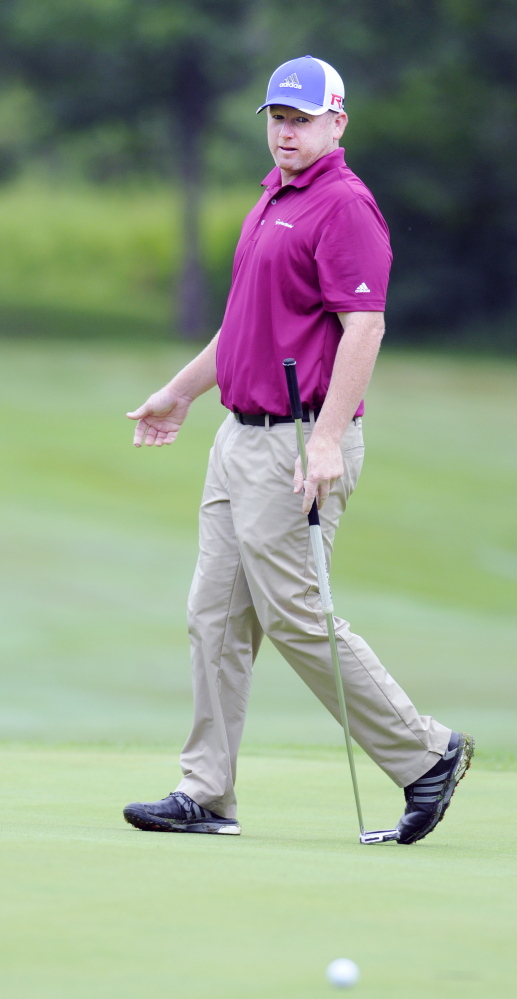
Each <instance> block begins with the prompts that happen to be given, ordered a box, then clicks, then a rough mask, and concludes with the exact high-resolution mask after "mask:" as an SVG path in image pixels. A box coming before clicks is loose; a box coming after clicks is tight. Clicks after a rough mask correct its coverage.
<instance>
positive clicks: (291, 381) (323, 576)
mask: <svg viewBox="0 0 517 999" xmlns="http://www.w3.org/2000/svg"><path fill="white" fill-rule="evenodd" d="M284 370H285V377H286V379H287V388H288V391H289V402H290V404H291V415H292V417H293V420H294V422H295V426H296V436H297V438H298V450H299V452H300V458H301V461H302V468H303V475H304V478H307V453H306V451H305V438H304V436H303V426H302V404H301V401H300V390H299V388H298V378H297V376H296V361H295V360H293V358H292V357H288V358H286V360H285V361H284ZM308 520H309V532H310V536H311V544H312V551H313V555H314V562H315V565H316V574H317V577H318V589H319V591H320V597H321V603H322V606H323V613H324V614H325V620H326V622H327V632H328V638H329V643H330V652H331V656H332V665H333V667H334V676H335V680H336V690H337V696H338V701H339V709H340V712H341V721H342V724H343V731H344V733H345V742H346V751H347V754H348V763H349V765H350V775H351V777H352V785H353V788H354V798H355V807H356V809H357V818H358V821H359V842H360V843H364V844H367V845H369V844H371V843H387V842H389V841H390V840H398V838H399V833H398V829H377V830H375V831H373V832H366V830H365V828H364V822H363V813H362V809H361V800H360V798H359V785H358V783H357V774H356V770H355V761H354V750H353V747H352V738H351V735H350V728H349V725H348V714H347V710H346V701H345V691H344V688H343V679H342V676H341V670H340V667H339V655H338V650H337V644H336V633H335V630H334V606H333V603H332V594H331V592H330V584H329V576H328V571H327V563H326V561H325V551H324V548H323V534H322V531H321V525H320V518H319V514H318V503H317V500H316V499H315V500H314V503H313V504H312V507H311V510H310V513H309V515H308Z"/></svg>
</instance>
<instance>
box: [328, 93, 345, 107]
mask: <svg viewBox="0 0 517 999" xmlns="http://www.w3.org/2000/svg"><path fill="white" fill-rule="evenodd" d="M334 101H335V102H336V104H337V106H338V108H340V107H341V105H342V103H343V98H342V97H341V96H340V95H339V94H332V100H331V102H330V103H331V104H334Z"/></svg>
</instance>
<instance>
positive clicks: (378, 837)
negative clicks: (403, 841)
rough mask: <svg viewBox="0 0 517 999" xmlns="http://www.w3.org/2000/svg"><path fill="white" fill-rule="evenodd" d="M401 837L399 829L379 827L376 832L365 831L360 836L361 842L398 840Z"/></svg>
mask: <svg viewBox="0 0 517 999" xmlns="http://www.w3.org/2000/svg"><path fill="white" fill-rule="evenodd" d="M398 838H399V831H398V829H377V830H376V831H375V832H363V833H361V835H360V836H359V842H360V843H366V845H367V846H369V845H370V844H371V843H389V842H390V840H395V841H397V840H398Z"/></svg>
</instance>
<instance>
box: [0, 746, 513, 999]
mask: <svg viewBox="0 0 517 999" xmlns="http://www.w3.org/2000/svg"><path fill="white" fill-rule="evenodd" d="M1 763H2V772H3V774H4V775H7V776H6V779H5V789H6V792H7V805H5V804H4V806H3V814H2V832H1V834H0V838H1V849H2V853H3V858H4V864H5V867H4V870H5V872H6V873H5V874H4V875H3V878H2V901H3V907H4V916H3V918H2V924H1V941H2V943H1V949H2V957H1V964H0V968H1V972H0V974H1V981H2V997H3V999H68V997H70V996H74V999H91V997H92V996H98V997H99V999H108V997H117V999H118V997H122V996H124V997H128V999H137V997H140V996H141V995H143V994H145V995H152V994H163V993H165V994H169V993H172V994H174V995H186V994H188V995H189V996H190V997H192V999H206V997H208V996H210V997H211V999H243V997H246V999H325V996H328V995H330V992H331V989H330V987H329V986H328V985H327V984H326V983H325V979H324V974H325V968H326V966H327V964H328V963H329V962H330V961H331V960H332V959H333V958H335V957H338V956H347V957H351V958H352V959H353V960H355V961H356V962H357V963H358V964H359V966H360V969H361V972H362V979H361V982H360V984H359V986H358V987H357V996H358V999H359V997H362V999H379V997H386V999H414V996H415V995H418V996H420V997H422V999H442V997H444V996H447V997H449V996H454V997H457V999H463V997H465V999H467V997H468V999H487V997H489V996H496V995H510V994H511V992H512V990H513V979H514V960H513V951H514V943H513V940H514V907H515V887H516V886H515V863H514V860H515V848H516V846H517V842H516V835H515V824H514V823H512V821H511V819H512V816H511V812H510V813H509V811H508V809H509V807H510V808H511V811H514V809H515V805H513V804H512V805H510V806H509V803H511V802H514V801H515V791H516V784H517V777H516V775H515V774H509V773H499V774H497V773H493V772H490V771H487V770H483V769H473V770H472V771H471V773H469V774H468V775H467V778H466V779H465V781H464V782H463V783H462V785H461V786H460V788H459V789H458V791H457V797H456V798H455V800H454V802H453V805H452V806H451V809H450V811H449V814H448V816H447V819H446V821H444V822H443V823H442V824H441V825H440V826H439V827H438V828H437V830H436V831H435V833H434V834H433V837H432V838H429V839H428V840H426V841H425V842H424V843H422V844H419V845H418V846H416V847H407V848H404V847H399V846H397V845H396V844H386V845H385V846H381V847H370V848H368V847H361V846H359V844H358V843H357V832H356V828H355V820H354V816H353V811H352V808H351V803H350V794H349V789H348V786H347V783H348V782H347V774H346V766H345V763H344V760H343V758H342V754H338V753H337V752H329V753H326V754H319V753H317V752H316V753H314V754H311V757H310V758H308V757H307V755H305V754H296V753H291V754H281V755H278V754H274V755H271V754H268V753H264V754H262V755H260V756H257V755H248V754H244V755H243V757H242V760H241V767H240V775H241V776H240V784H241V793H240V818H241V822H242V823H243V828H244V834H243V836H242V837H241V838H240V839H236V838H234V837H232V838H230V837H227V838H225V837H215V836H213V837H210V836H170V835H159V834H155V835H153V834H150V833H148V834H146V833H141V832H138V831H137V830H133V829H132V828H130V827H129V826H126V825H125V824H124V823H123V822H122V821H121V815H120V808H121V805H122V804H123V803H124V802H125V801H128V800H131V799H133V798H134V797H140V796H141V795H142V794H143V793H147V794H149V795H150V796H158V795H161V794H162V793H164V792H165V791H166V790H167V789H168V787H169V786H170V785H171V783H173V782H174V779H175V776H176V774H175V766H174V764H173V765H172V766H171V758H170V755H169V754H168V753H163V752H162V753H160V752H149V751H147V752H145V751H143V750H141V751H138V752H134V751H133V752H131V751H126V752H124V753H120V752H115V751H113V752H109V751H106V750H105V751H100V750H97V751H93V750H92V751H78V750H68V751H65V750H61V751H59V752H56V751H53V750H47V751H45V750H38V749H17V750H16V749H15V750H13V751H5V752H4V753H2V761H1ZM359 777H360V781H361V786H362V791H363V795H364V798H365V801H367V802H368V812H369V814H370V818H371V819H372V820H373V821H374V823H381V824H382V823H386V822H387V821H390V822H394V821H396V819H397V818H398V814H399V805H400V801H399V799H400V792H396V791H395V789H394V788H393V786H392V785H391V784H390V783H389V782H388V781H386V779H385V778H383V777H382V775H381V774H380V773H379V772H378V771H375V770H374V769H372V768H370V767H368V766H367V765H366V764H365V765H364V766H363V765H360V767H359ZM4 793H5V792H4ZM345 801H346V802H347V805H346V806H345ZM308 802H311V807H310V808H308V807H307V804H308ZM354 994H355V993H354Z"/></svg>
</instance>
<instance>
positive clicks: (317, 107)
mask: <svg viewBox="0 0 517 999" xmlns="http://www.w3.org/2000/svg"><path fill="white" fill-rule="evenodd" d="M272 104H279V105H280V106H281V107H282V106H283V107H286V108H296V110H297V111H305V113H306V114H316V115H317V114H325V111H330V108H322V106H321V104H312V103H311V101H305V105H304V107H302V106H301V104H298V101H297V100H296V99H295V98H294V97H287V96H286V95H285V94H280V96H279V97H278V96H276V97H273V98H272V100H269V101H266V103H265V104H261V105H260V107H259V108H257V110H256V112H255V114H260V112H261V111H263V110H264V108H268V107H271V105H272Z"/></svg>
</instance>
